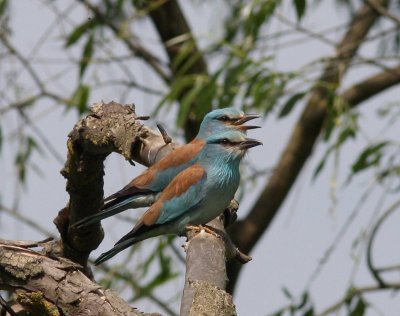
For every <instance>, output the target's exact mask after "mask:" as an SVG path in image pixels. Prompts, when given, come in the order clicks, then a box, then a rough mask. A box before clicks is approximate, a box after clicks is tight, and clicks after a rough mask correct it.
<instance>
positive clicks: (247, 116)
mask: <svg viewBox="0 0 400 316" xmlns="http://www.w3.org/2000/svg"><path fill="white" fill-rule="evenodd" d="M259 117H261V116H260V115H258V114H245V115H244V116H243V117H241V118H240V119H238V120H237V121H235V123H234V124H235V125H242V124H244V123H246V122H248V121H251V120H254V119H256V118H259Z"/></svg>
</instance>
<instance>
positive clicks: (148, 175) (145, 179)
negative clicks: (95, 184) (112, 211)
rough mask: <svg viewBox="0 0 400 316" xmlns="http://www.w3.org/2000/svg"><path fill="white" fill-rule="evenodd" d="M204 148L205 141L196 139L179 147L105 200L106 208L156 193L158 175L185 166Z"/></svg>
mask: <svg viewBox="0 0 400 316" xmlns="http://www.w3.org/2000/svg"><path fill="white" fill-rule="evenodd" d="M203 146H204V141H201V140H197V139H195V140H193V141H191V142H190V143H188V144H186V145H184V146H181V147H178V148H177V149H175V150H174V151H173V152H171V153H170V154H169V155H167V156H165V157H164V158H162V159H161V160H159V161H158V162H156V163H155V164H154V165H152V166H151V167H149V168H148V169H146V170H145V171H144V172H143V173H142V174H140V175H139V176H138V177H136V178H134V179H133V180H132V181H131V182H130V183H128V184H127V185H126V186H125V187H124V188H122V189H121V190H119V191H118V192H116V193H114V194H112V195H110V196H109V197H107V198H106V199H104V203H105V204H104V208H107V207H110V206H112V205H114V204H116V203H118V202H120V201H121V200H123V199H124V198H125V197H127V196H131V195H136V194H146V193H150V194H151V193H154V192H155V191H154V190H152V189H151V187H152V184H153V181H156V178H157V174H158V173H162V172H163V171H165V170H168V169H170V168H174V167H177V166H180V165H184V164H185V163H187V162H189V161H190V160H192V159H193V158H194V157H196V156H197V154H198V153H199V152H200V151H201V149H202V148H203Z"/></svg>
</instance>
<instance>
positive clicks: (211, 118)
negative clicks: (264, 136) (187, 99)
mask: <svg viewBox="0 0 400 316" xmlns="http://www.w3.org/2000/svg"><path fill="white" fill-rule="evenodd" d="M258 117H260V116H259V115H257V114H245V113H244V112H243V111H241V110H238V109H235V108H224V109H217V110H213V111H211V112H209V113H208V114H207V115H206V116H205V117H204V119H203V121H202V123H201V125H200V130H199V134H198V136H197V137H198V138H202V139H206V138H207V137H208V136H210V135H213V134H217V133H221V132H224V131H230V130H233V131H239V132H242V133H245V132H246V131H247V130H248V129H254V128H259V126H252V125H243V124H244V123H246V122H248V121H250V120H253V119H255V118H258Z"/></svg>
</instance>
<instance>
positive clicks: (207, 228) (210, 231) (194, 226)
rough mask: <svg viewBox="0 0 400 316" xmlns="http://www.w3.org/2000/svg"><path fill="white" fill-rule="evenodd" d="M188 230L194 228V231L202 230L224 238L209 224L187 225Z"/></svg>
mask: <svg viewBox="0 0 400 316" xmlns="http://www.w3.org/2000/svg"><path fill="white" fill-rule="evenodd" d="M186 230H187V231H189V230H192V231H194V232H197V233H200V232H201V231H202V230H204V231H205V232H207V233H209V234H211V235H213V236H214V237H217V238H220V239H222V237H221V235H219V234H218V233H217V232H216V231H215V230H214V229H213V228H212V227H210V226H207V225H204V226H203V225H187V226H186Z"/></svg>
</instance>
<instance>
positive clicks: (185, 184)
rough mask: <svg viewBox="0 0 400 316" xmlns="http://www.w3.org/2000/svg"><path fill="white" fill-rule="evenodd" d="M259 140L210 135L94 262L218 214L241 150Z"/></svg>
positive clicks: (228, 196) (234, 179)
mask: <svg viewBox="0 0 400 316" xmlns="http://www.w3.org/2000/svg"><path fill="white" fill-rule="evenodd" d="M261 144H262V143H261V142H259V141H258V140H255V139H251V138H246V137H245V136H244V134H243V133H241V132H239V131H227V132H222V133H219V134H216V135H212V136H209V137H208V138H207V139H206V141H205V145H204V147H203V149H202V150H201V152H200V153H199V157H198V159H197V161H196V162H195V163H194V164H193V165H192V166H190V167H188V168H186V169H185V170H183V171H182V172H180V173H179V174H178V175H177V176H176V177H175V178H174V179H173V180H172V181H171V182H170V183H169V184H168V186H167V187H166V188H165V189H164V190H163V191H162V193H161V194H160V196H159V197H158V199H157V200H156V202H155V203H154V204H153V205H152V206H151V207H150V208H149V209H148V210H147V211H146V212H145V213H144V214H143V215H142V216H141V217H140V219H139V221H138V222H137V224H136V225H135V227H134V228H133V229H132V230H131V231H130V232H129V233H128V234H127V235H125V236H124V237H122V238H121V239H120V240H119V241H118V242H117V243H116V244H115V246H114V248H112V249H111V250H109V251H107V252H105V253H103V254H102V255H101V256H100V257H99V258H98V259H97V260H96V262H95V264H100V263H102V262H104V261H106V260H108V259H110V258H111V257H113V256H115V255H116V254H117V253H118V252H120V251H122V250H123V249H125V248H127V247H129V246H131V245H133V244H135V243H137V242H139V241H142V240H144V239H147V238H150V237H154V236H158V235H163V234H177V235H183V234H184V233H185V231H186V229H187V228H188V226H189V227H190V226H192V225H202V224H206V223H208V222H209V221H211V220H212V219H214V218H215V217H217V216H218V215H219V214H221V213H222V212H223V211H224V209H225V208H226V206H227V205H228V204H229V202H230V201H231V200H232V198H233V197H234V195H235V192H236V190H237V188H238V186H239V180H240V173H239V163H240V161H241V160H242V158H243V156H244V154H245V153H246V151H247V150H248V149H249V148H251V147H254V146H258V145H261Z"/></svg>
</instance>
